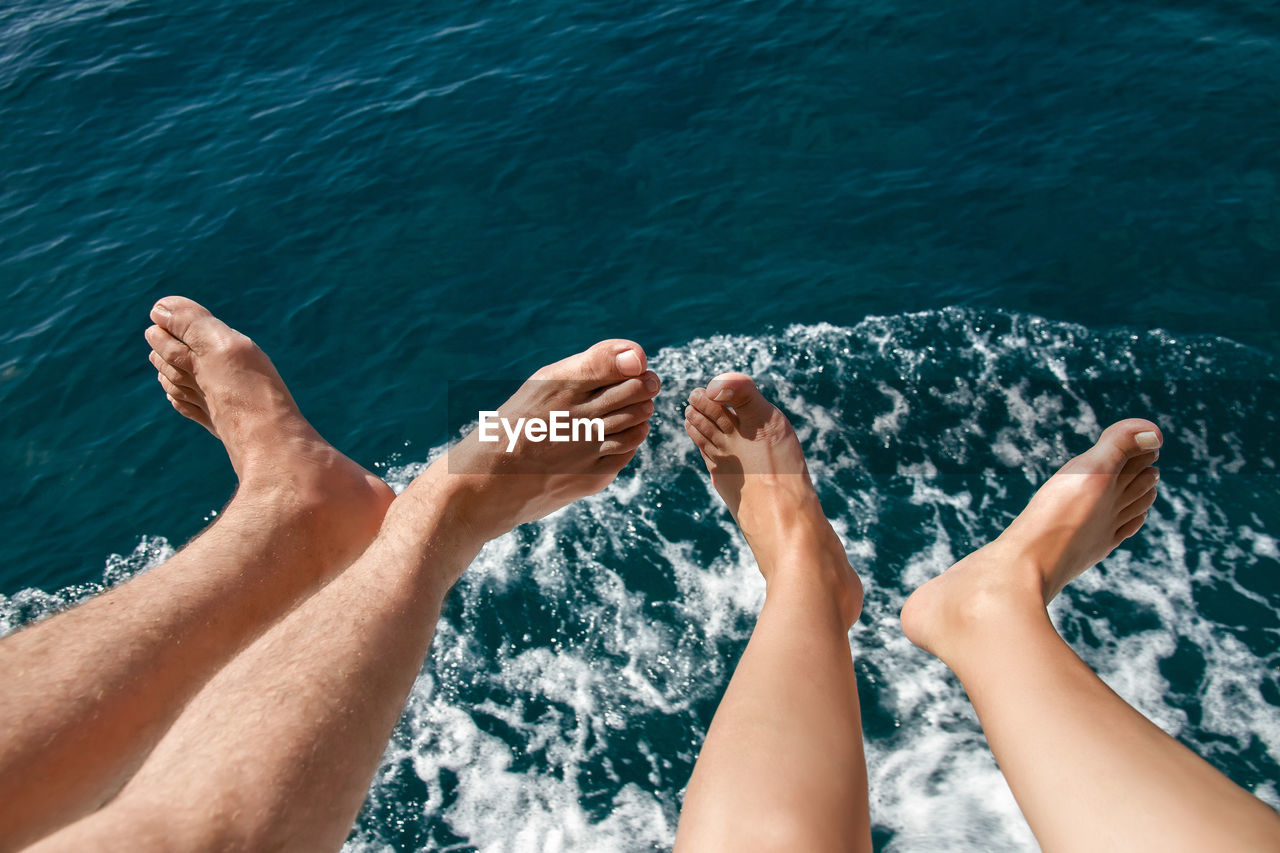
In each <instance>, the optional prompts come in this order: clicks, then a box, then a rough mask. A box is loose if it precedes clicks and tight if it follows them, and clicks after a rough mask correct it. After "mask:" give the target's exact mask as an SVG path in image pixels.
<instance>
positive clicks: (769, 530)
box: [676, 373, 871, 853]
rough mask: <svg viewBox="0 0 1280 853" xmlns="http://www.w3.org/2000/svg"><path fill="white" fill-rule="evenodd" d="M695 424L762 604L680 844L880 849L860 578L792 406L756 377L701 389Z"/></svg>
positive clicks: (715, 724) (686, 810) (693, 431)
mask: <svg viewBox="0 0 1280 853" xmlns="http://www.w3.org/2000/svg"><path fill="white" fill-rule="evenodd" d="M685 431H686V432H687V433H688V434H689V436H690V438H692V439H693V441H694V443H695V444H696V445H697V446H698V449H699V450H700V451H701V452H702V456H703V459H704V460H705V461H706V463H707V468H708V470H709V471H710V473H711V480H712V483H713V484H714V485H715V488H716V490H717V491H718V492H719V493H720V496H721V497H722V498H724V500H725V503H726V504H728V506H729V510H730V511H731V512H732V514H733V517H734V519H735V520H736V521H737V522H738V525H739V527H741V529H742V532H743V534H744V535H745V537H746V539H747V544H748V545H750V546H751V550H752V553H753V554H754V555H755V557H756V561H757V562H758V564H759V566H760V571H761V572H762V573H763V574H764V577H765V584H766V593H765V603H764V607H763V609H762V610H761V611H760V617H759V619H758V620H757V622H756V627H755V630H754V631H753V632H752V634H751V640H750V642H749V643H748V644H747V649H746V651H745V652H744V653H743V655H742V659H741V660H740V661H739V662H738V667H737V669H736V670H735V671H734V674H733V678H732V679H731V680H730V682H729V688H728V690H726V691H725V694H724V697H723V699H721V701H720V707H719V708H718V709H717V710H716V714H715V718H714V719H713V720H712V722H711V728H710V730H709V731H708V732H707V739H706V743H705V744H704V745H703V747H702V752H701V754H700V755H699V756H698V761H697V764H696V765H695V766H694V769H693V776H692V778H691V779H690V780H689V788H688V791H687V793H686V795H685V800H684V807H683V811H682V814H681V816H680V826H679V829H678V830H677V834H676V850H677V851H686V850H687V851H716V850H724V851H735V853H736V851H751V850H761V851H764V850H777V851H793V850H824V851H839V850H850V851H855V850H858V851H860V850H866V851H869V850H870V849H871V829H870V817H869V815H868V808H867V770H866V761H865V758H864V756H863V747H862V721H861V714H860V710H859V707H858V686H857V681H856V678H855V675H854V670H853V659H852V657H851V654H850V649H849V635H848V632H849V627H850V626H851V625H852V624H853V622H854V620H856V619H857V618H858V615H859V613H860V611H861V609H862V585H861V582H860V581H859V580H858V577H857V575H856V574H854V572H853V569H852V567H850V565H849V561H848V559H847V558H846V556H845V553H844V546H843V545H842V544H841V543H840V539H839V537H838V536H837V535H836V533H835V531H834V530H832V529H831V524H830V522H828V521H827V518H826V516H825V515H824V514H823V512H822V506H821V505H820V504H819V502H818V496H817V494H816V493H815V492H814V489H813V484H812V482H811V481H810V479H809V473H808V470H807V467H806V465H805V462H804V453H803V451H802V450H801V448H800V442H799V440H798V439H797V438H796V434H795V431H794V430H793V429H792V428H791V424H790V423H788V422H787V419H786V417H784V416H783V414H782V413H781V412H780V411H778V409H777V408H776V407H774V406H773V405H772V404H771V403H770V402H769V401H768V400H766V399H765V398H764V397H763V396H762V395H761V394H760V392H759V391H758V390H757V389H756V387H755V385H754V384H753V383H752V382H751V380H750V379H749V378H747V377H746V376H743V375H742V374H732V373H731V374H725V375H724V376H720V377H717V378H716V379H714V380H713V381H712V382H711V383H709V385H708V387H707V389H706V390H705V391H704V390H703V389H697V390H695V391H694V392H693V394H692V395H691V396H690V406H689V408H688V409H687V410H686V412H685Z"/></svg>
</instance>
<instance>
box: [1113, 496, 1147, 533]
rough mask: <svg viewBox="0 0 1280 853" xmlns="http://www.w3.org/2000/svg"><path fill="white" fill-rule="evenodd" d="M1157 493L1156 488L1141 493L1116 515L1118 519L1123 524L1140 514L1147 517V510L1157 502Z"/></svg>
mask: <svg viewBox="0 0 1280 853" xmlns="http://www.w3.org/2000/svg"><path fill="white" fill-rule="evenodd" d="M1156 494H1157V492H1156V490H1155V489H1149V490H1148V491H1147V492H1145V493H1144V494H1141V495H1139V496H1138V497H1137V498H1135V499H1134V500H1133V501H1132V502H1130V504H1129V505H1128V506H1126V507H1125V508H1124V509H1122V510H1120V513H1119V514H1118V515H1117V516H1116V521H1118V522H1119V523H1120V525H1121V526H1123V525H1125V524H1127V523H1128V522H1130V521H1132V520H1133V519H1134V518H1137V517H1138V516H1140V515H1141V516H1143V517H1145V516H1146V514H1147V510H1149V509H1151V505H1152V504H1153V503H1155V502H1156Z"/></svg>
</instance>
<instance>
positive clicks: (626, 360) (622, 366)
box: [618, 350, 644, 376]
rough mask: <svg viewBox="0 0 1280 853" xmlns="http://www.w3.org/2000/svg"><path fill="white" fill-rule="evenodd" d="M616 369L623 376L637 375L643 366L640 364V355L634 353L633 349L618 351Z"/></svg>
mask: <svg viewBox="0 0 1280 853" xmlns="http://www.w3.org/2000/svg"><path fill="white" fill-rule="evenodd" d="M618 369H619V370H621V371H622V375H623V376H638V375H639V374H640V371H641V370H643V369H644V366H643V365H642V364H640V356H638V355H636V353H635V350H627V351H625V352H620V353H618Z"/></svg>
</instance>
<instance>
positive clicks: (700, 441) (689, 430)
mask: <svg viewBox="0 0 1280 853" xmlns="http://www.w3.org/2000/svg"><path fill="white" fill-rule="evenodd" d="M684 432H685V435H687V436H689V438H690V439H692V440H693V444H694V446H695V447H697V448H698V452H699V453H701V454H702V461H703V462H706V463H707V464H708V465H710V464H711V459H710V458H709V457H708V456H707V454H708V453H710V452H711V450H712V447H711V439H709V438H707V437H706V436H705V435H703V434H702V433H701V432H700V431H699V430H698V428H697V427H695V426H694V425H693V424H691V423H689V421H687V420H686V421H685V422H684Z"/></svg>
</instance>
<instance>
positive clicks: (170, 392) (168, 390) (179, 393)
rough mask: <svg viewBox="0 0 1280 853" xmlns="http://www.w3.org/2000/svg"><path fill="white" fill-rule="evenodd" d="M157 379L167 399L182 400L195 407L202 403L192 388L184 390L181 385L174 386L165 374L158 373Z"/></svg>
mask: <svg viewBox="0 0 1280 853" xmlns="http://www.w3.org/2000/svg"><path fill="white" fill-rule="evenodd" d="M156 379H157V380H158V381H159V382H160V387H161V388H163V389H164V393H165V396H166V397H171V398H173V399H175V400H181V401H182V402H184V403H190V404H191V405H193V406H198V405H200V403H201V402H202V401H201V399H200V398H199V396H197V394H196V393H195V392H194V391H192V390H191V389H190V388H183V387H181V386H179V385H174V384H173V383H172V382H170V381H169V379H168V377H166V376H165V375H164V374H163V373H157V374H156Z"/></svg>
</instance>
